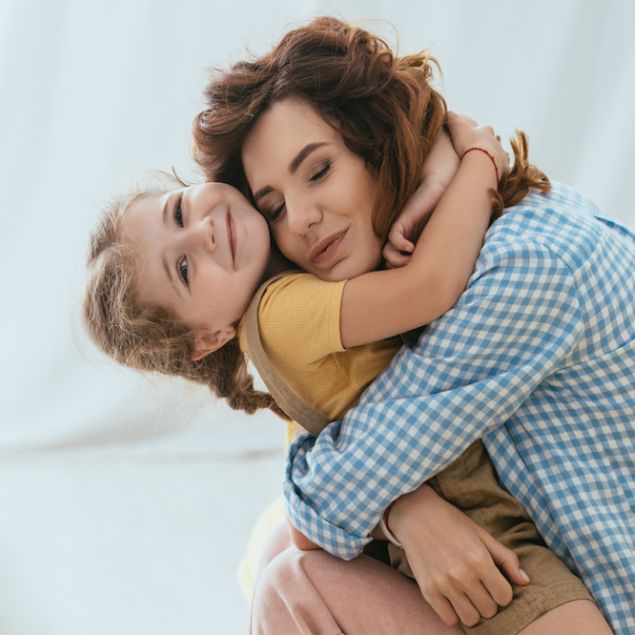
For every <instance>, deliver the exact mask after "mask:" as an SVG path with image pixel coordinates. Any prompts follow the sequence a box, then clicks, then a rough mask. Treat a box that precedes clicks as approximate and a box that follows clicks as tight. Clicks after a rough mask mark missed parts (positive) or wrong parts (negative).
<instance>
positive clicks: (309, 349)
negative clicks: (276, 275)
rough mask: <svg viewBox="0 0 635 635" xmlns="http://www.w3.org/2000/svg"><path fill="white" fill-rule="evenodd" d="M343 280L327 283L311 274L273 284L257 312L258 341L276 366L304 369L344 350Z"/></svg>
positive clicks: (295, 276)
mask: <svg viewBox="0 0 635 635" xmlns="http://www.w3.org/2000/svg"><path fill="white" fill-rule="evenodd" d="M345 284H346V281H345V280H342V281H340V282H327V281H324V280H320V279H318V278H316V277H315V276H312V275H311V274H306V273H300V274H291V275H288V276H285V277H283V278H281V279H279V280H276V281H275V282H273V283H272V284H271V285H270V286H269V287H268V288H267V291H266V292H265V294H264V296H263V298H262V299H261V301H260V306H259V308H258V323H259V327H260V337H261V339H262V343H263V346H264V348H265V350H266V351H267V353H268V354H269V355H270V356H271V358H272V361H273V362H274V364H275V365H278V367H280V366H279V364H287V363H289V364H290V365H292V366H295V367H300V368H303V367H304V366H308V365H311V364H314V363H316V362H319V361H320V360H321V359H322V358H323V357H326V356H327V355H330V354H332V353H339V352H341V351H343V350H344V347H343V346H342V339H341V337H340V308H341V304H342V292H343V290H344V285H345Z"/></svg>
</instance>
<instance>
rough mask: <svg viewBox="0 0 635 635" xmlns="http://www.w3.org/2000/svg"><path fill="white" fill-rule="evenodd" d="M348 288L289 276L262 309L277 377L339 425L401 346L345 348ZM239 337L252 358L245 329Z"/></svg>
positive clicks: (274, 286)
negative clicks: (342, 321) (343, 308)
mask: <svg viewBox="0 0 635 635" xmlns="http://www.w3.org/2000/svg"><path fill="white" fill-rule="evenodd" d="M345 283H346V281H341V282H326V281H324V280H320V279H319V278H316V277H315V276H313V275H311V274H308V273H294V274H289V275H286V276H284V277H282V278H280V279H278V280H274V281H273V282H272V283H271V284H270V285H269V286H268V287H267V289H266V291H265V293H264V295H263V296H262V299H261V300H260V304H259V306H258V327H259V331H260V338H261V340H262V344H263V347H264V349H265V352H266V353H267V356H268V357H269V360H270V362H271V365H272V367H273V369H274V371H275V372H276V373H277V374H278V375H279V376H280V377H281V378H282V379H283V380H284V381H285V382H286V383H287V385H288V386H289V387H290V388H291V389H292V390H293V391H294V392H295V393H296V394H297V395H298V396H299V397H300V398H302V399H303V400H304V401H306V402H307V403H309V404H311V405H312V406H313V407H314V408H316V409H318V410H320V411H321V412H323V413H324V414H325V415H326V417H327V418H328V419H329V420H335V419H340V418H341V417H342V416H343V415H344V413H345V412H346V411H347V410H348V409H349V408H351V407H352V406H353V405H355V403H357V400H358V399H359V396H360V394H361V393H362V391H363V390H364V388H365V387H366V386H367V385H368V384H369V383H370V382H371V381H372V380H373V379H374V378H375V377H376V376H377V375H378V374H379V373H380V372H381V371H382V370H383V369H384V368H385V367H386V366H387V365H388V363H389V362H390V360H391V359H392V357H393V355H394V354H395V353H396V351H397V349H398V348H399V346H400V344H401V342H400V340H399V339H398V338H391V339H389V340H383V341H381V342H374V343H372V344H365V345H363V346H356V347H354V348H349V349H345V348H344V347H343V346H342V340H341V337H340V309H341V304H342V292H343V290H344V285H345ZM238 336H239V338H240V345H241V348H242V350H244V351H245V352H246V353H247V355H249V350H248V346H247V340H246V334H245V329H244V328H242V323H241V326H240V327H239V332H238Z"/></svg>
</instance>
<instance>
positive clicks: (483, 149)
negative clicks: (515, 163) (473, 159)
mask: <svg viewBox="0 0 635 635" xmlns="http://www.w3.org/2000/svg"><path fill="white" fill-rule="evenodd" d="M470 153H471V154H472V155H478V156H482V157H488V158H489V160H490V161H491V163H492V166H493V167H494V174H495V176H496V185H497V186H498V183H499V182H500V169H499V166H498V163H497V162H496V157H495V155H494V153H493V152H492V151H491V150H490V149H489V148H488V147H487V145H486V144H479V145H474V146H471V147H470V148H468V149H467V150H466V151H465V152H464V153H463V154H462V155H461V161H463V159H464V158H465V157H466V156H467V155H468V154H470Z"/></svg>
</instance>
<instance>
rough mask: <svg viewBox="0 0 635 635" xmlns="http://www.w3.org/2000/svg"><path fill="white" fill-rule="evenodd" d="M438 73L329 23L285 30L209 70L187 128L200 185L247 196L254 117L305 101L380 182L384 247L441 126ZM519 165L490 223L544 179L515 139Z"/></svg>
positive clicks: (519, 136) (379, 226)
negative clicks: (266, 48) (261, 49)
mask: <svg viewBox="0 0 635 635" xmlns="http://www.w3.org/2000/svg"><path fill="white" fill-rule="evenodd" d="M434 67H436V68H437V69H438V68H439V66H438V63H437V62H436V60H435V59H434V58H433V57H431V56H430V55H429V54H428V53H427V52H422V53H419V54H415V55H406V56H396V55H394V54H393V52H392V51H391V49H390V47H389V46H388V44H387V43H386V42H385V41H384V40H382V39H381V38H379V37H377V36H376V35H372V34H371V33H369V32H367V31H365V30H363V29H361V28H357V27H354V26H352V25H350V24H347V23H345V22H342V21H340V20H337V19H335V18H330V17H322V18H317V19H315V20H313V21H312V22H310V23H309V24H307V25H306V26H303V27H300V28H298V29H295V30H292V31H290V32H288V33H287V34H286V35H285V36H284V37H283V38H282V39H281V40H280V42H279V43H278V44H277V45H276V46H275V47H274V48H273V49H272V50H271V51H270V52H269V53H267V54H266V55H263V56H262V57H259V58H254V59H252V60H249V61H242V62H238V63H236V64H234V65H233V66H231V68H230V69H229V70H228V71H224V72H223V71H218V70H216V71H212V75H211V80H210V82H209V84H208V85H207V87H206V89H205V92H204V94H205V98H206V101H207V108H206V109H204V110H202V111H201V112H200V113H198V114H197V115H196V117H195V118H194V123H193V135H194V144H193V155H194V159H195V160H196V161H197V162H198V163H199V165H200V166H201V168H202V170H203V172H204V174H205V176H206V178H208V179H210V180H212V179H214V180H219V181H224V182H227V183H230V184H232V185H234V186H235V187H237V188H238V189H240V190H241V191H242V192H243V193H245V194H246V195H247V196H250V192H249V187H248V184H247V181H246V178H245V174H244V171H243V167H242V162H241V147H242V144H243V142H244V140H245V137H246V136H247V134H248V133H249V132H250V130H251V128H252V126H253V125H254V124H255V122H256V121H257V120H258V117H259V116H260V115H261V114H262V113H263V112H265V111H266V110H267V108H269V106H270V105H271V104H273V103H275V102H277V101H279V100H282V99H285V98H287V97H296V98H300V99H303V100H305V101H307V102H308V103H309V104H311V105H312V106H313V107H314V108H315V109H316V111H317V112H318V113H319V114H320V115H321V116H322V117H323V118H324V119H325V120H326V121H327V122H328V123H329V124H330V125H331V126H332V127H333V128H334V129H335V130H337V131H338V132H339V133H340V134H341V135H342V138H343V140H344V143H345V144H346V146H347V147H348V148H349V149H350V150H351V151H352V152H353V153H355V154H357V155H358V156H360V157H362V158H363V159H364V160H365V162H366V165H367V166H368V168H369V169H370V170H371V172H372V173H373V174H374V175H375V177H376V179H377V181H378V186H379V187H378V196H377V201H376V204H375V209H374V211H373V229H374V231H375V233H376V234H377V236H379V237H380V238H381V239H383V240H385V239H386V237H387V235H388V231H389V229H390V226H391V225H392V222H393V221H394V220H395V218H396V217H397V215H398V214H399V212H400V211H401V209H402V208H403V207H404V205H405V203H406V201H407V200H408V199H409V198H410V196H412V194H413V193H414V191H415V189H416V188H417V186H418V185H419V181H420V174H421V168H422V166H423V162H424V161H425V159H426V157H427V156H428V154H429V152H430V149H431V148H432V145H433V143H434V140H435V139H436V136H437V134H438V133H439V131H440V130H441V127H442V126H443V124H444V123H445V118H446V112H447V109H446V104H445V100H444V99H443V97H442V96H441V95H440V93H438V92H437V91H436V90H435V89H434V88H432V86H431V80H432V79H433V69H434ZM511 144H512V148H513V152H514V157H515V162H514V166H513V168H512V170H511V171H510V173H509V174H508V175H507V176H506V177H504V178H503V179H502V180H501V183H500V185H499V188H498V192H494V191H493V190H492V210H493V212H492V213H493V216H492V219H494V218H496V217H497V216H498V215H500V213H501V212H502V209H503V207H509V206H511V205H515V204H516V203H518V202H519V201H521V200H522V199H523V198H524V197H525V196H526V195H527V193H528V192H529V189H530V188H532V187H533V188H537V189H539V190H541V191H543V192H546V191H548V190H549V187H550V185H549V181H548V179H547V177H546V176H545V175H544V174H543V173H542V172H541V171H540V170H538V169H537V168H536V167H534V166H532V165H530V164H529V162H528V160H527V138H526V136H525V135H524V133H522V132H520V131H516V135H515V138H514V139H512V141H511Z"/></svg>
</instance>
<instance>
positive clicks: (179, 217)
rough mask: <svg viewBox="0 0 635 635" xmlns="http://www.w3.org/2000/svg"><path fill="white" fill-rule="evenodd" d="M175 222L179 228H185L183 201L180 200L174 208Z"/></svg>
mask: <svg viewBox="0 0 635 635" xmlns="http://www.w3.org/2000/svg"><path fill="white" fill-rule="evenodd" d="M174 220H175V221H176V224H177V225H178V226H179V227H183V210H182V209H181V199H179V200H178V201H177V203H176V205H175V207H174Z"/></svg>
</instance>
